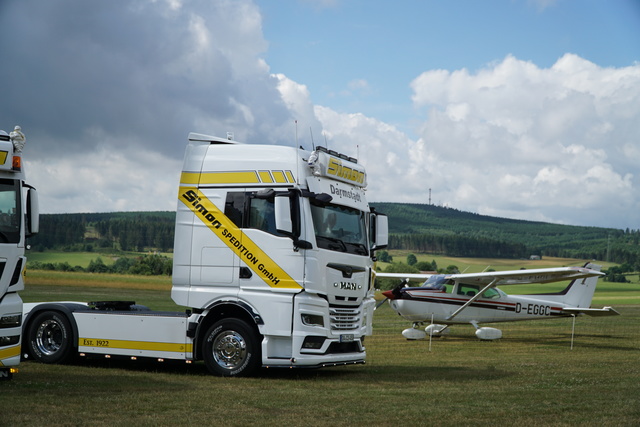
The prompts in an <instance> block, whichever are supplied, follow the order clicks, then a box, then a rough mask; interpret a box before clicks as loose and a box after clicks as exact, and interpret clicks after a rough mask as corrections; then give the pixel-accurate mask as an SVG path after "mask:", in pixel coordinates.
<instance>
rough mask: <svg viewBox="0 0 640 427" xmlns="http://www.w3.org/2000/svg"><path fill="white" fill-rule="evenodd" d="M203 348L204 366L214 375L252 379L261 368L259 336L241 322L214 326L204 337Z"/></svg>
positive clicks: (226, 320)
mask: <svg viewBox="0 0 640 427" xmlns="http://www.w3.org/2000/svg"><path fill="white" fill-rule="evenodd" d="M202 346H203V347H202V350H203V358H204V363H205V365H206V366H207V369H208V370H209V372H211V373H212V374H215V375H221V376H225V377H230V376H246V375H251V374H252V373H254V372H255V371H256V369H258V367H259V366H260V365H261V364H262V356H261V355H260V341H259V339H258V333H257V332H256V330H255V329H254V328H252V327H251V326H250V325H248V324H247V323H246V322H244V321H242V320H240V319H223V320H219V321H217V322H216V323H214V324H213V326H211V327H210V328H209V330H208V331H207V333H206V334H205V336H204V342H203V344H202Z"/></svg>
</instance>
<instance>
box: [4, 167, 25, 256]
mask: <svg viewBox="0 0 640 427" xmlns="http://www.w3.org/2000/svg"><path fill="white" fill-rule="evenodd" d="M19 190H20V186H19V183H18V181H16V180H12V179H0V243H18V242H20V215H21V209H20V206H21V204H20V191H19Z"/></svg>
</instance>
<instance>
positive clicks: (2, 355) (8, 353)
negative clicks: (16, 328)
mask: <svg viewBox="0 0 640 427" xmlns="http://www.w3.org/2000/svg"><path fill="white" fill-rule="evenodd" d="M16 356H20V346H19V345H15V346H13V347H9V348H5V349H2V350H0V366H4V365H3V364H2V359H8V358H10V357H16Z"/></svg>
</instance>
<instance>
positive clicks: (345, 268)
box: [172, 134, 387, 366]
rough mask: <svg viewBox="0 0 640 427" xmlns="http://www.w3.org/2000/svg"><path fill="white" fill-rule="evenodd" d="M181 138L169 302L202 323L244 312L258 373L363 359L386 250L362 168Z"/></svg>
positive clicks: (332, 156) (327, 155) (330, 156)
mask: <svg viewBox="0 0 640 427" xmlns="http://www.w3.org/2000/svg"><path fill="white" fill-rule="evenodd" d="M189 140H190V145H189V147H188V149H187V152H186V155H185V160H184V167H183V172H182V175H181V183H180V192H179V197H178V198H179V200H180V201H181V203H179V205H178V212H177V219H176V234H175V251H174V270H173V290H172V297H173V299H174V301H175V302H176V303H177V304H180V305H184V306H187V307H192V308H193V309H194V311H202V313H203V314H205V313H206V314H209V313H211V312H212V311H214V312H219V311H224V310H225V309H226V310H237V311H239V312H240V313H243V314H244V313H246V318H247V319H252V320H250V321H249V322H248V323H249V324H251V326H252V327H255V328H256V332H257V335H258V336H259V337H260V338H259V340H260V344H259V345H260V349H259V350H260V353H261V355H262V356H261V359H262V365H263V366H327V365H332V364H345V363H361V362H363V361H364V359H365V348H364V337H365V336H366V335H370V334H371V321H372V316H373V308H374V305H375V303H374V299H373V289H372V284H373V277H372V274H373V272H372V267H373V253H374V251H375V250H376V249H378V248H381V247H384V246H386V243H387V231H386V230H387V223H386V217H385V216H384V215H378V214H375V213H372V212H371V209H370V207H369V205H368V203H367V201H366V197H365V186H366V173H365V170H364V168H363V167H362V166H361V165H359V164H358V163H357V161H356V159H353V158H349V157H347V156H344V155H341V154H338V153H336V152H333V151H330V150H327V149H324V148H321V147H318V148H317V149H316V150H315V151H313V152H308V151H304V150H302V149H298V148H295V147H287V146H273V145H246V144H239V143H236V142H235V141H232V140H229V139H223V138H216V137H212V136H206V135H198V134H191V135H190V137H189ZM206 317H208V316H205V318H206ZM212 318H217V316H212V317H210V319H212ZM208 324H209V322H206V321H205V322H204V324H199V325H198V326H199V327H201V328H204V327H205V326H206V325H208ZM234 345H235V346H237V347H239V348H240V347H242V346H243V345H244V343H241V342H234ZM220 358H221V359H224V358H223V357H222V356H220ZM225 363H226V362H225V361H224V360H222V361H221V364H222V365H224V364H225Z"/></svg>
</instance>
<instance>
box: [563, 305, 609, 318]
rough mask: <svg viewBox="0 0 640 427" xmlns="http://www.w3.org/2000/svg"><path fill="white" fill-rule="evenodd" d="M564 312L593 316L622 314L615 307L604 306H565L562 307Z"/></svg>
mask: <svg viewBox="0 0 640 427" xmlns="http://www.w3.org/2000/svg"><path fill="white" fill-rule="evenodd" d="M562 312H563V313H567V314H586V315H589V316H593V317H598V316H619V315H620V313H618V312H617V311H616V310H615V309H614V308H613V307H603V308H579V307H565V308H563V309H562Z"/></svg>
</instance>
